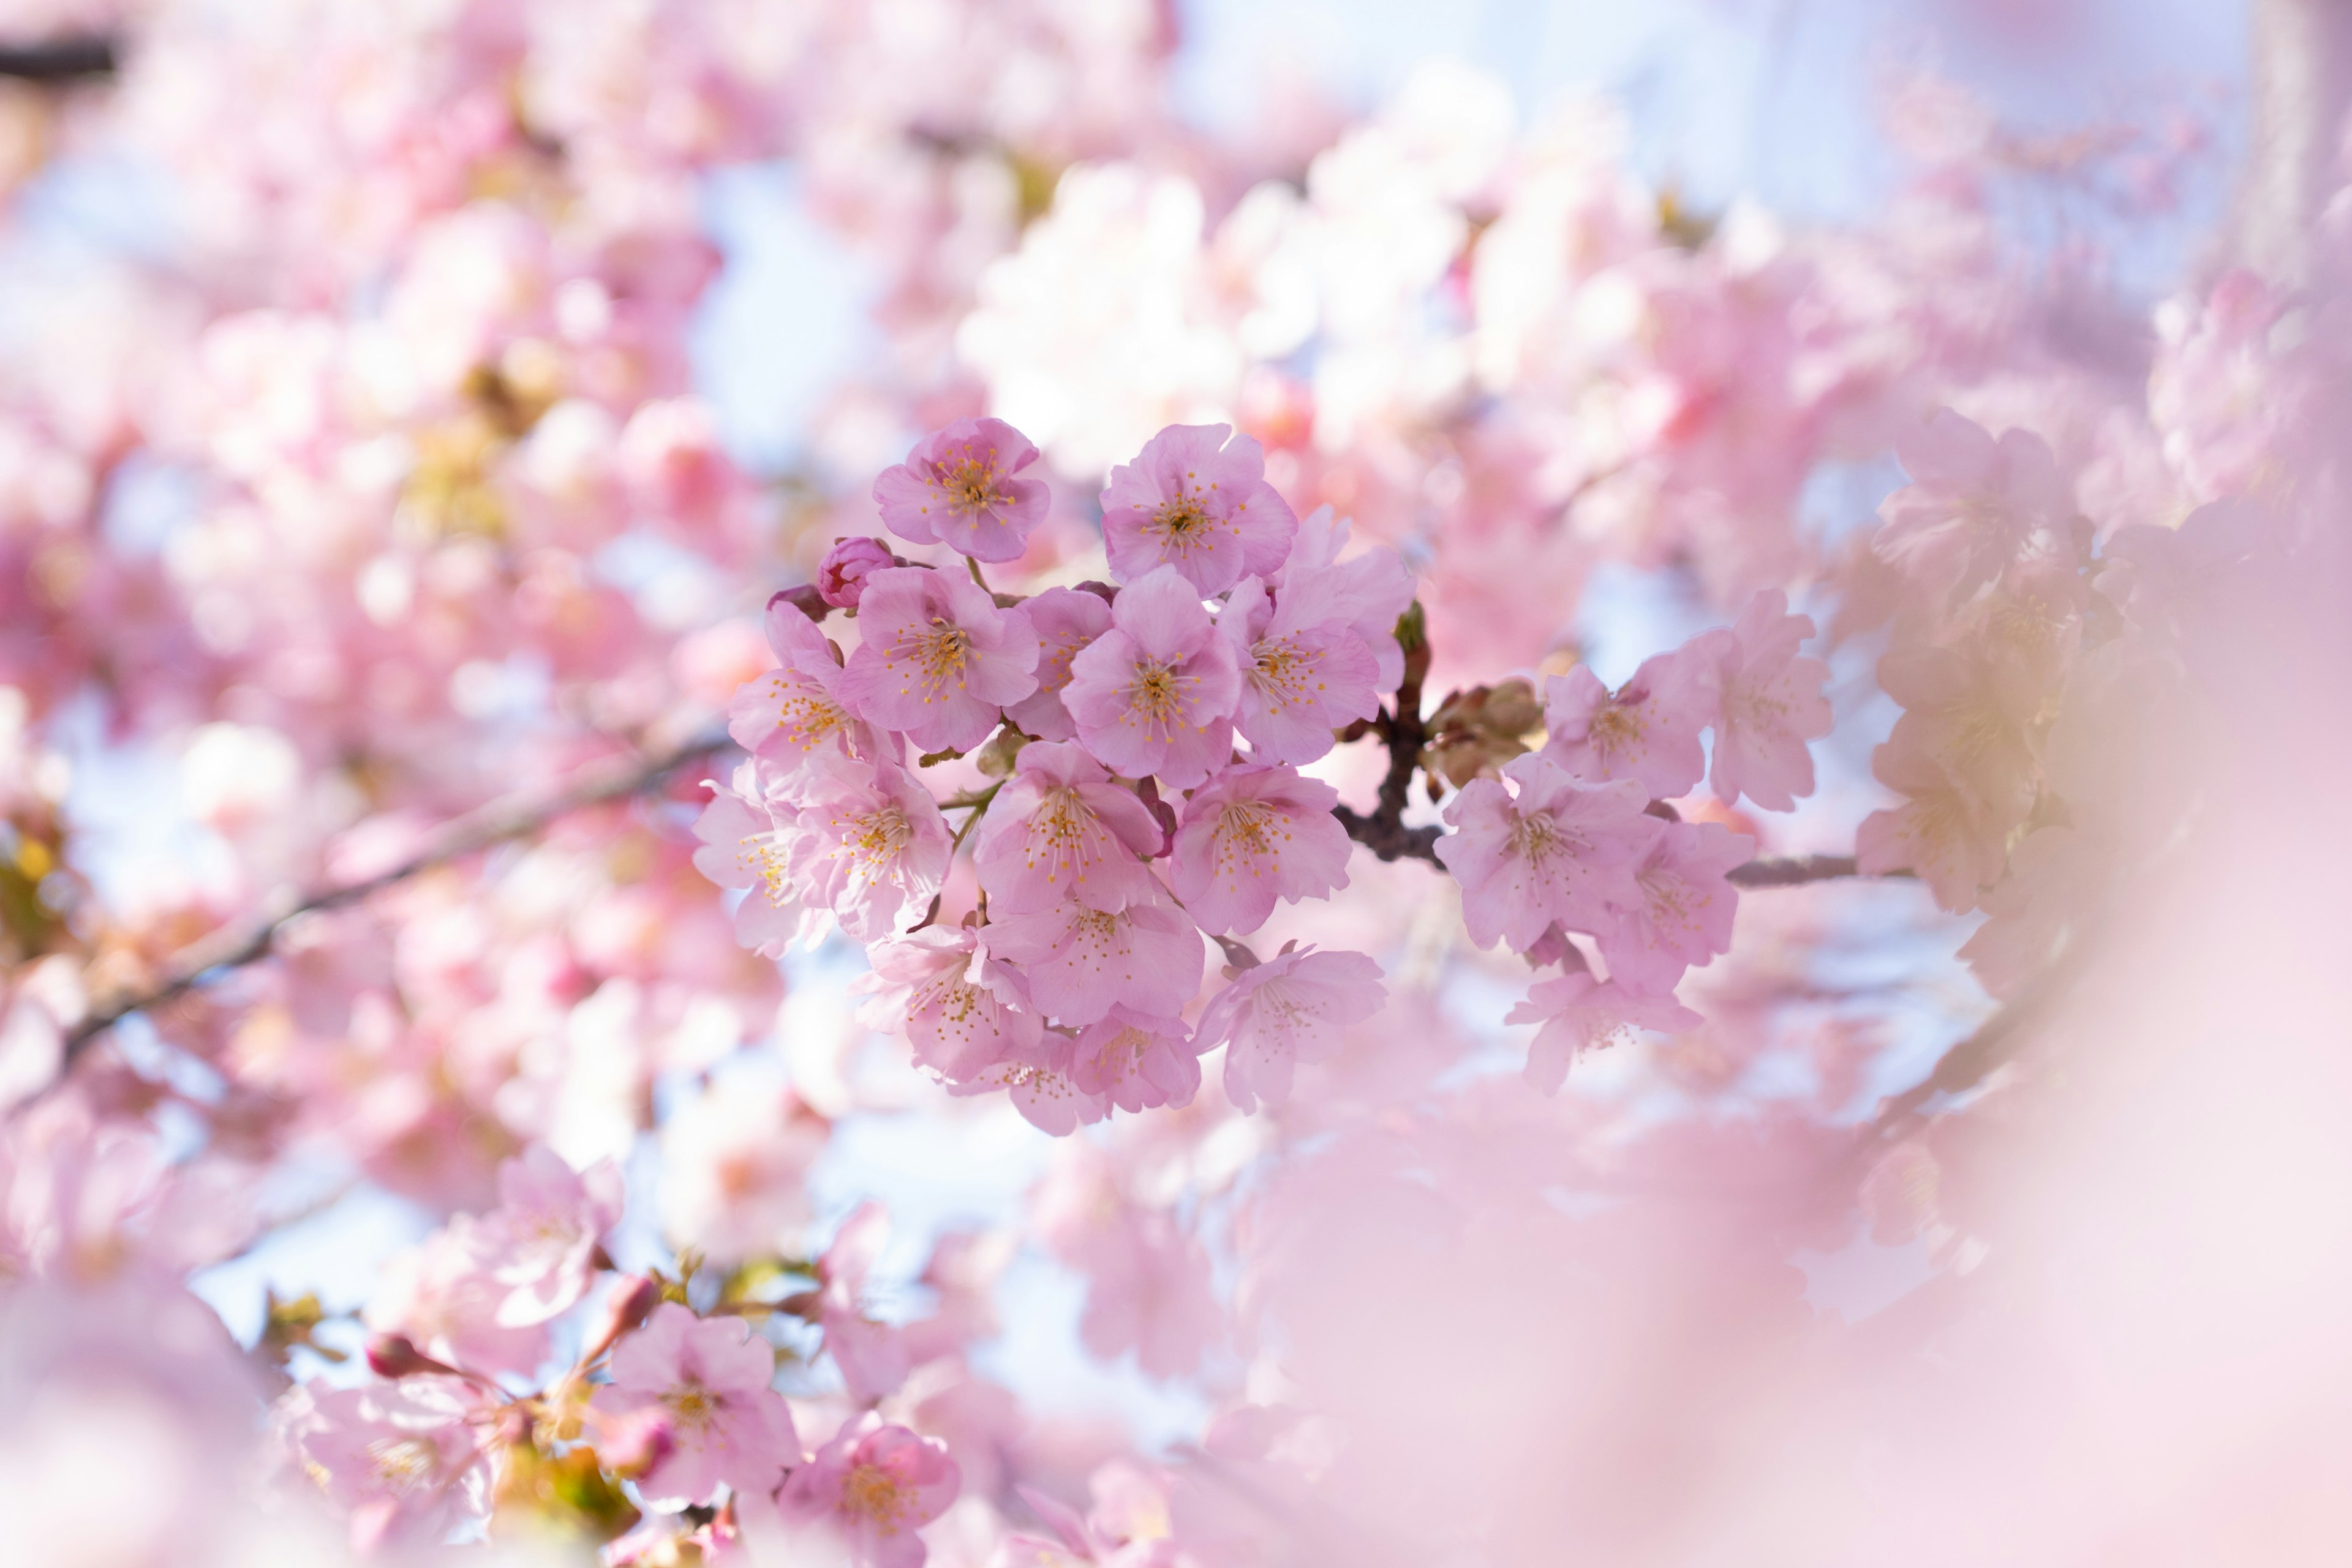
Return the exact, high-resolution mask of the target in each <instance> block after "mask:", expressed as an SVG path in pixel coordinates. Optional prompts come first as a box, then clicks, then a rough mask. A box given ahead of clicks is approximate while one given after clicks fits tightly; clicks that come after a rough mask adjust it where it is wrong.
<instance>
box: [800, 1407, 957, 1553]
mask: <svg viewBox="0 0 2352 1568" xmlns="http://www.w3.org/2000/svg"><path fill="white" fill-rule="evenodd" d="M962 1484H963V1478H962V1476H961V1474H960V1473H959V1472H958V1471H957V1469H956V1463H955V1460H953V1459H952V1458H949V1457H948V1451H947V1448H946V1447H945V1446H944V1445H942V1444H940V1443H937V1442H934V1441H931V1440H929V1439H928V1438H924V1437H919V1436H916V1435H915V1434H914V1433H912V1432H909V1431H908V1430H907V1428H905V1427H904V1426H886V1425H885V1424H884V1423H883V1421H882V1418H881V1417H880V1416H878V1415H874V1414H872V1413H871V1412H868V1413H867V1414H866V1415H854V1416H852V1417H850V1419H849V1420H848V1421H847V1422H846V1423H845V1425H844V1426H842V1428H841V1430H840V1431H839V1432H838V1433H836V1434H835V1436H834V1438H833V1440H832V1441H831V1442H829V1443H827V1444H825V1446H824V1447H822V1448H819V1449H818V1450H817V1451H816V1454H815V1457H814V1458H811V1459H810V1460H809V1461H808V1462H807V1463H806V1464H804V1465H803V1466H801V1467H800V1468H798V1469H796V1470H794V1471H793V1475H792V1479H790V1480H789V1481H787V1482H785V1483H784V1489H783V1491H782V1495H781V1496H780V1497H779V1498H778V1499H777V1501H778V1502H779V1503H780V1504H781V1505H782V1510H783V1513H784V1517H786V1518H787V1519H791V1520H793V1521H799V1522H803V1523H823V1524H826V1525H829V1526H831V1527H832V1528H833V1529H834V1530H835V1531H838V1532H839V1533H840V1534H841V1536H842V1538H843V1541H844V1543H845V1545H846V1546H847V1547H848V1549H849V1554H850V1561H851V1562H852V1563H856V1564H857V1565H858V1568H922V1563H923V1561H924V1559H925V1558H926V1556H928V1552H926V1551H925V1549H924V1546H923V1541H922V1537H921V1536H919V1534H917V1533H916V1532H917V1531H919V1530H920V1529H921V1528H922V1527H923V1526H924V1525H926V1524H929V1522H930V1521H933V1520H935V1519H937V1518H939V1516H940V1514H942V1513H945V1512H946V1511H947V1508H948V1505H949V1504H950V1503H951V1502H953V1501H954V1500H955V1496H956V1493H957V1492H958V1491H959V1490H960V1489H961V1487H962Z"/></svg>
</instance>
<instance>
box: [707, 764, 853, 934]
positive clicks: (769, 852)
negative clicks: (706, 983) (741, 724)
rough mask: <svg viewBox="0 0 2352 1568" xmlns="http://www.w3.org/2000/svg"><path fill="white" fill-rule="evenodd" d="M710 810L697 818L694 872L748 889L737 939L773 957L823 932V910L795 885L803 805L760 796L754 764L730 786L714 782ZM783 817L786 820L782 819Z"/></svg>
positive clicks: (739, 915) (739, 910) (739, 772)
mask: <svg viewBox="0 0 2352 1568" xmlns="http://www.w3.org/2000/svg"><path fill="white" fill-rule="evenodd" d="M709 788H710V792H711V794H710V804H709V805H706V806H704V807H703V808H702V815H701V816H698V817H697V818H696V819H695V823H694V836H695V837H697V838H698V839H700V840H701V841H702V842H701V847H698V848H697V849H696V850H695V852H694V864H695V868H696V869H697V870H698V871H700V872H701V873H702V874H703V875H704V876H706V877H708V878H709V879H711V880H712V881H713V882H715V883H717V884H718V885H719V886H720V887H722V888H743V889H748V891H747V892H746V893H745V895H744V898H743V900H742V902H740V903H739V904H737V905H736V906H735V940H736V941H738V942H741V943H742V944H743V945H744V946H745V947H748V948H750V949H751V950H752V951H753V952H758V953H761V954H762V955H763V956H766V957H769V958H774V957H778V956H780V955H781V954H782V952H783V951H784V949H785V948H787V947H789V946H790V945H791V944H792V943H793V942H798V941H800V940H802V939H803V938H804V937H807V936H809V935H811V934H812V933H813V932H814V931H817V930H820V929H821V928H822V925H823V921H824V912H823V911H822V910H810V909H809V908H807V906H805V905H803V903H802V902H801V896H800V889H799V886H798V884H796V883H795V882H794V881H793V870H792V865H791V859H792V853H791V852H792V846H793V843H794V842H795V841H796V840H797V838H798V831H797V827H798V823H799V819H800V809H799V807H797V806H795V805H792V804H791V803H790V802H777V801H771V800H769V799H767V798H765V797H763V796H762V795H761V790H760V779H759V772H758V770H757V769H756V768H755V767H753V765H752V764H751V763H743V764H741V765H740V766H739V767H738V768H737V769H736V770H735V777H734V781H733V783H732V784H719V783H718V782H716V781H715V780H714V781H712V782H711V783H710V785H709ZM779 813H781V814H782V815H781V818H780V816H779Z"/></svg>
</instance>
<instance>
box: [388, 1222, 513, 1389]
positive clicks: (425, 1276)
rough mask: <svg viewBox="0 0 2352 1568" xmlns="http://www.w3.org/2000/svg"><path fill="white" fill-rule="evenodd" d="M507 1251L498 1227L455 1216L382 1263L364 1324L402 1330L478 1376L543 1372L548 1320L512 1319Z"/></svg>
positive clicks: (438, 1355)
mask: <svg viewBox="0 0 2352 1568" xmlns="http://www.w3.org/2000/svg"><path fill="white" fill-rule="evenodd" d="M507 1252H508V1248H507V1246H506V1237H504V1236H503V1235H502V1234H501V1233H500V1231H499V1227H498V1226H495V1225H493V1224H491V1223H490V1222H489V1221H488V1220H486V1219H484V1218H482V1217H480V1216H478V1215H457V1216H456V1217H455V1218H453V1219H451V1220H450V1222H449V1223H448V1224H447V1225H446V1226H443V1227H442V1228H441V1229H439V1230H437V1231H435V1232H434V1233H433V1234H432V1235H431V1236H429V1237H425V1240H424V1241H422V1242H420V1243H418V1244H417V1245H416V1246H415V1247H410V1248H408V1249H407V1250H405V1251H404V1252H401V1253H398V1254H395V1255H394V1257H393V1258H392V1259H391V1260H390V1261H388V1262H387V1263H386V1264H385V1265H384V1268H383V1279H382V1281H381V1283H380V1284H379V1285H378V1286H377V1288H376V1291H375V1294H374V1296H373V1297H372V1298H371V1299H370V1300H369V1301H368V1305H367V1311H366V1314H365V1315H366V1321H367V1326H368V1327H369V1328H370V1329H373V1330H374V1331H376V1332H377V1333H381V1334H401V1335H404V1336H406V1337H407V1338H408V1339H409V1340H410V1341H412V1342H415V1344H416V1345H417V1347H418V1348H420V1349H421V1350H423V1351H424V1352H425V1353H426V1354H428V1355H430V1356H432V1357H433V1358H434V1359H435V1360H436V1361H441V1362H446V1363H449V1364H450V1365H452V1366H456V1367H460V1368H463V1369H464V1370H465V1371H467V1372H470V1373H478V1374H479V1375H481V1376H485V1377H495V1376H497V1375H499V1373H531V1372H534V1371H536V1370H538V1367H539V1364H540V1363H541V1362H542V1361H545V1360H546V1359H547V1352H548V1335H547V1325H546V1323H545V1322H544V1321H541V1320H538V1319H526V1320H525V1321H519V1322H515V1321H507V1319H506V1316H505V1308H506V1305H507V1300H508V1297H509V1295H510V1294H512V1289H511V1288H510V1287H509V1285H508V1284H507V1282H506V1281H504V1280H502V1279H499V1275H498V1272H497V1270H498V1269H499V1266H500V1265H501V1264H503V1263H504V1262H506V1261H507V1256H506V1255H507Z"/></svg>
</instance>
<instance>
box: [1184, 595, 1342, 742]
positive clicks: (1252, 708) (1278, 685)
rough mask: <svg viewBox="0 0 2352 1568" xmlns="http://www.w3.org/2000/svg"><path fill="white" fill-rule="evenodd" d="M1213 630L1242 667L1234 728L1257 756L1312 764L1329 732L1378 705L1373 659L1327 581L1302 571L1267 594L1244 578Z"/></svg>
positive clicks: (1328, 737)
mask: <svg viewBox="0 0 2352 1568" xmlns="http://www.w3.org/2000/svg"><path fill="white" fill-rule="evenodd" d="M1217 629H1218V630H1219V631H1220V632H1223V634H1224V635H1225V637H1227V638H1229V639H1230V640H1231V641H1232V643H1233V645H1234V663H1235V664H1236V665H1237V666H1238V667H1239V668H1240V670H1241V701H1240V706H1239V708H1238V710H1236V713H1235V716H1234V728H1235V729H1237V730H1239V731H1241V732H1242V734H1243V735H1244V737H1245V738H1246V739H1247V740H1248V742H1249V743H1250V749H1251V752H1252V753H1253V754H1254V755H1255V756H1256V757H1258V758H1259V759H1261V760H1263V761H1265V762H1273V763H1311V762H1313V761H1315V759H1317V758H1318V757H1320V756H1322V755H1323V754H1324V753H1325V752H1328V751H1330V749H1331V746H1332V743H1333V742H1332V734H1333V731H1337V730H1341V729H1344V728H1346V727H1347V726H1348V725H1349V723H1351V722H1353V721H1356V720H1358V719H1369V718H1370V717H1372V715H1374V714H1375V713H1378V712H1379V711H1380V710H1381V701H1380V693H1379V689H1378V688H1377V687H1376V686H1375V685H1374V684H1373V683H1374V682H1375V681H1376V680H1377V679H1379V676H1380V666H1379V663H1378V661H1377V660H1376V659H1374V658H1373V657H1372V651H1371V649H1370V647H1367V646H1365V643H1364V639H1363V637H1361V636H1360V635H1359V634H1358V633H1357V631H1356V629H1355V628H1354V627H1353V626H1350V625H1349V623H1348V619H1347V613H1346V607H1345V606H1344V605H1341V604H1339V602H1338V600H1337V596H1336V595H1334V594H1333V593H1332V592H1331V591H1330V586H1329V584H1328V581H1324V580H1318V579H1317V578H1314V577H1311V576H1310V577H1307V578H1306V579H1305V580H1304V581H1303V582H1302V583H1301V584H1299V585H1298V586H1296V587H1287V588H1286V589H1284V591H1283V594H1282V596H1281V598H1280V599H1279V600H1274V599H1272V598H1270V597H1269V595H1267V593H1266V588H1265V583H1264V582H1263V581H1261V580H1260V579H1258V578H1256V577H1244V578H1243V579H1242V581H1241V584H1240V585H1239V586H1238V587H1236V588H1235V589H1234V591H1233V595H1232V596H1231V597H1230V598H1229V599H1228V600H1227V601H1226V603H1225V607H1224V608H1223V610H1222V611H1220V612H1219V613H1218V616H1217Z"/></svg>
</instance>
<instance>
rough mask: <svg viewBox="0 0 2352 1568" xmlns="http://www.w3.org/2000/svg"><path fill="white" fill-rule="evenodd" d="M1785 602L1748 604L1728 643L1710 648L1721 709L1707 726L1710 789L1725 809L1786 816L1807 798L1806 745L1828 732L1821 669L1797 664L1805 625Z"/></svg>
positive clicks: (1766, 597) (1809, 762)
mask: <svg viewBox="0 0 2352 1568" xmlns="http://www.w3.org/2000/svg"><path fill="white" fill-rule="evenodd" d="M1788 611H1789V599H1788V595H1786V594H1784V593H1782V592H1781V591H1780V589H1778V588H1768V589H1765V590H1763V591H1762V592H1760V593H1759V594H1758V595H1756V596H1755V597H1754V598H1752V599H1750V600H1749V601H1748V607H1747V608H1746V609H1744V610H1742V611H1741V612H1740V613H1739V619H1738V622H1737V623H1736V624H1735V625H1734V626H1732V628H1731V632H1730V635H1729V637H1726V638H1722V639H1719V640H1718V641H1717V642H1716V643H1715V644H1714V645H1713V648H1712V651H1713V653H1714V657H1715V660H1716V672H1717V680H1718V683H1719V689H1720V692H1721V701H1722V707H1721V710H1720V713H1719V716H1718V717H1717V720H1716V725H1715V763H1714V768H1713V771H1712V774H1711V778H1710V782H1711V783H1712V784H1713V785H1714V789H1715V793H1716V795H1717V796H1719V797H1720V798H1721V799H1722V800H1723V802H1724V804H1725V805H1732V804H1735V803H1736V802H1738V800H1739V798H1740V797H1741V796H1742V795H1745V796H1746V797H1747V798H1748V799H1749V800H1752V801H1754V802H1755V803H1756V804H1757V805H1760V806H1762V807H1763V808H1764V809H1765V810H1767V811H1790V810H1793V809H1795V807H1796V804H1797V803H1796V797H1797V796H1798V795H1811V793H1812V790H1813V759H1812V753H1811V752H1810V751H1808V750H1807V749H1806V744H1805V742H1808V741H1812V740H1817V739H1819V738H1820V737H1821V736H1823V735H1826V734H1828V733H1829V731H1830V705H1829V700H1828V699H1827V698H1825V697H1823V696H1822V683H1823V682H1824V681H1826V680H1827V679H1829V673H1830V671H1829V666H1827V665H1825V664H1823V663H1822V661H1821V660H1820V659H1817V658H1800V657H1798V654H1797V645H1798V644H1800V643H1801V642H1803V641H1804V640H1805V639H1806V638H1807V637H1811V636H1812V635H1813V623H1812V620H1811V617H1809V616H1792V615H1790V614H1789V613H1788Z"/></svg>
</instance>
